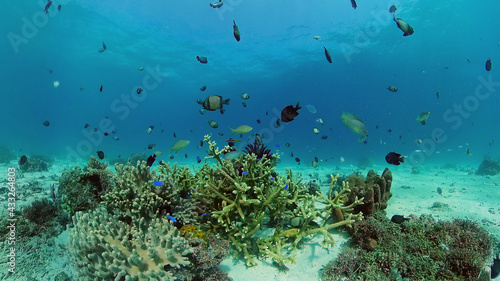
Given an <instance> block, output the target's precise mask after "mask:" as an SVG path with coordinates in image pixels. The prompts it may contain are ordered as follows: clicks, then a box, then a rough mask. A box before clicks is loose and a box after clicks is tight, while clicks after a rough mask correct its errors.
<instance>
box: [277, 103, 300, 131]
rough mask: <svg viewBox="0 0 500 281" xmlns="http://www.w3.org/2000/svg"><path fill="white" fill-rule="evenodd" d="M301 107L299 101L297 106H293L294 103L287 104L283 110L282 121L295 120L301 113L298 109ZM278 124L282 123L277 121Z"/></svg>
mask: <svg viewBox="0 0 500 281" xmlns="http://www.w3.org/2000/svg"><path fill="white" fill-rule="evenodd" d="M301 108H302V107H300V105H299V103H297V105H296V106H295V107H293V105H288V106H286V107H285V108H283V110H281V121H283V123H288V122H290V121H293V120H294V119H295V117H297V116H298V115H299V112H298V110H299V109H301ZM276 125H278V127H279V126H280V125H281V124H279V123H278V121H276Z"/></svg>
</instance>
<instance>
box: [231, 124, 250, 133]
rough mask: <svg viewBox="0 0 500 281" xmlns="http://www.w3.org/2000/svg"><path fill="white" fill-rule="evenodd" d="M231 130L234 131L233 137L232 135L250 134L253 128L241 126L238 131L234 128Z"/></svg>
mask: <svg viewBox="0 0 500 281" xmlns="http://www.w3.org/2000/svg"><path fill="white" fill-rule="evenodd" d="M229 129H231V131H233V132H232V133H231V135H232V134H237V135H239V134H245V133H248V132H250V131H251V130H252V129H253V128H252V127H250V126H248V125H241V126H239V127H238V128H236V129H232V128H229Z"/></svg>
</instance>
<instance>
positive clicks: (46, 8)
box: [44, 0, 52, 14]
mask: <svg viewBox="0 0 500 281" xmlns="http://www.w3.org/2000/svg"><path fill="white" fill-rule="evenodd" d="M50 5H52V1H51V0H49V2H47V4H46V5H45V8H44V11H45V13H46V14H48V13H49V8H50Z"/></svg>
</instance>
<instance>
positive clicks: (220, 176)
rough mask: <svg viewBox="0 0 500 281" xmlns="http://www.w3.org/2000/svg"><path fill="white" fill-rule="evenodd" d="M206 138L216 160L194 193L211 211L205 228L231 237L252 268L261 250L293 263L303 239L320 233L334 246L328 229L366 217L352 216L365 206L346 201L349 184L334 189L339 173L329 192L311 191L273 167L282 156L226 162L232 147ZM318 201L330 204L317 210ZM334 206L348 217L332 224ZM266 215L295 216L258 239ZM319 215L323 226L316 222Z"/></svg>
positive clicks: (326, 243)
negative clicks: (223, 156)
mask: <svg viewBox="0 0 500 281" xmlns="http://www.w3.org/2000/svg"><path fill="white" fill-rule="evenodd" d="M205 141H206V142H208V144H209V153H210V154H211V155H212V156H211V157H210V158H214V159H216V160H217V165H216V166H215V167H212V166H210V165H208V164H207V163H205V164H204V165H203V166H202V167H201V168H200V170H199V171H198V172H197V174H196V175H195V177H196V178H197V179H198V181H196V182H194V184H193V193H192V196H193V198H194V199H195V200H198V201H200V202H201V204H202V206H203V208H205V209H206V210H207V214H210V217H209V218H208V219H209V220H210V221H209V223H208V224H207V225H206V226H207V227H209V228H210V229H211V230H212V231H214V232H217V233H219V234H220V235H221V236H222V237H225V238H227V239H229V241H230V242H231V244H232V246H233V247H234V252H233V253H234V254H235V256H237V255H239V254H240V253H241V255H242V256H243V257H244V258H245V260H246V264H247V265H248V266H252V265H255V264H256V263H255V261H254V259H255V257H256V256H257V255H258V254H262V255H264V256H267V257H271V258H272V259H273V260H274V262H275V263H276V264H277V265H278V266H279V267H281V268H284V266H285V263H288V262H294V261H295V258H294V256H295V252H296V249H297V246H298V243H300V242H301V241H302V239H303V238H304V237H307V236H310V235H316V234H321V235H323V236H324V238H325V240H324V243H323V246H325V247H326V246H331V245H333V243H334V241H333V237H332V235H331V234H330V233H329V232H328V231H329V230H331V229H333V228H336V227H340V226H343V225H348V226H350V225H352V223H354V222H356V221H358V220H360V219H361V218H362V216H361V215H352V214H350V212H351V211H352V210H353V208H354V206H356V205H357V204H361V201H360V200H357V199H356V200H355V202H352V203H351V204H349V205H345V204H344V203H345V202H346V201H347V194H349V192H350V191H349V188H348V186H347V185H344V189H343V190H342V191H340V192H335V193H334V192H333V191H332V189H333V186H334V184H335V183H336V178H335V177H332V185H331V187H330V192H329V195H328V196H324V195H322V194H320V193H319V192H317V194H316V195H310V194H307V190H306V189H305V188H303V187H302V185H301V184H300V181H299V180H297V177H294V176H293V175H292V172H291V170H287V171H286V176H279V175H278V174H277V173H276V172H275V171H274V164H273V163H274V160H277V159H279V155H273V157H272V160H271V159H270V158H267V157H264V158H261V159H258V158H257V155H256V154H253V153H249V154H247V155H244V156H242V157H240V158H238V159H235V160H233V161H227V160H223V159H222V158H221V155H222V154H223V153H224V152H226V151H227V150H228V149H229V147H228V146H226V147H225V148H224V149H222V150H219V149H218V148H216V143H215V142H213V141H211V140H210V136H205ZM316 202H320V203H323V204H324V205H326V207H324V208H323V209H316V206H315V203H316ZM335 210H344V211H345V213H346V215H345V217H342V219H341V220H339V221H337V222H334V223H329V220H330V218H331V217H332V216H333V214H334V213H337V212H336V211H335ZM264 219H266V221H267V220H269V221H271V222H273V221H286V220H288V221H292V220H293V222H294V226H293V227H292V228H289V227H286V229H285V228H284V227H278V228H276V229H275V232H274V235H272V236H270V237H259V238H256V237H254V235H255V234H256V233H257V232H258V231H259V230H260V229H261V227H262V226H263V223H264ZM316 219H318V220H320V221H321V225H317V224H316V223H313V221H314V220H316Z"/></svg>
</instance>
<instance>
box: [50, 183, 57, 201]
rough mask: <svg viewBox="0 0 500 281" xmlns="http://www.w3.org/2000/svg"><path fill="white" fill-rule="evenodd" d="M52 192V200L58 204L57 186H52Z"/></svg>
mask: <svg viewBox="0 0 500 281" xmlns="http://www.w3.org/2000/svg"><path fill="white" fill-rule="evenodd" d="M50 190H51V191H52V200H53V201H54V202H56V186H55V184H52V185H51V186H50Z"/></svg>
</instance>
